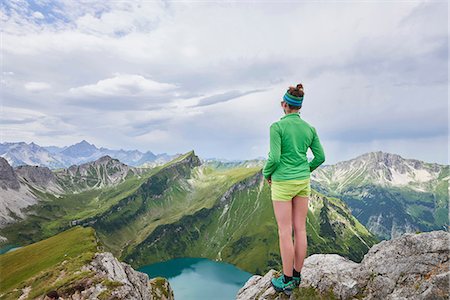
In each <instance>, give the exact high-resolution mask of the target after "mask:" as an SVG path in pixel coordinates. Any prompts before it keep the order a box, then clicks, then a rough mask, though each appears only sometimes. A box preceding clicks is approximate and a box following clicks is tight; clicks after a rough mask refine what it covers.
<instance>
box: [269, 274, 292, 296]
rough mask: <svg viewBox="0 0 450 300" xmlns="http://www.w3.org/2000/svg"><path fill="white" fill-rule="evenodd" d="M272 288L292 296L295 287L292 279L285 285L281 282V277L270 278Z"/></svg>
mask: <svg viewBox="0 0 450 300" xmlns="http://www.w3.org/2000/svg"><path fill="white" fill-rule="evenodd" d="M271 282H272V286H273V288H274V289H275V291H277V292H284V293H285V294H286V295H290V294H292V290H293V289H294V288H295V287H296V282H295V281H294V279H291V280H289V281H288V282H287V283H284V282H283V275H281V276H280V277H277V278H275V277H274V278H272V280H271Z"/></svg>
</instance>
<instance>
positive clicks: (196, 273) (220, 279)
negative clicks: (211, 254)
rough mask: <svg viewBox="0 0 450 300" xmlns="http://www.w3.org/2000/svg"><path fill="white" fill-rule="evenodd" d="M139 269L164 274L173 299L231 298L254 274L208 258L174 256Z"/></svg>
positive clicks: (151, 273) (218, 299) (162, 275)
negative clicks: (171, 290)
mask: <svg viewBox="0 0 450 300" xmlns="http://www.w3.org/2000/svg"><path fill="white" fill-rule="evenodd" d="M138 271H141V272H144V273H146V274H148V275H149V277H150V278H153V277H158V276H160V277H165V278H167V279H168V280H169V283H170V286H171V287H172V289H173V293H174V296H175V299H176V300H194V299H195V300H203V299H205V300H208V299H214V300H231V299H236V294H237V292H238V291H239V289H240V288H241V287H242V286H244V284H245V282H247V280H248V279H249V278H250V277H251V276H252V275H253V274H250V273H248V272H245V271H242V270H241V269H238V268H237V267H235V266H233V265H231V264H228V263H224V262H217V261H213V260H210V259H207V258H187V257H186V258H175V259H171V260H168V261H165V262H159V263H155V264H151V265H147V266H143V267H141V268H139V269H138Z"/></svg>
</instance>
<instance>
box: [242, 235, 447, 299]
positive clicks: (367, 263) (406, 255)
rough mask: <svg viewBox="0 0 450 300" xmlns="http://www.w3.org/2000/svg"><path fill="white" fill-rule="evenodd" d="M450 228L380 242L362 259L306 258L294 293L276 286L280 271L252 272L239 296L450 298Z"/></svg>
mask: <svg viewBox="0 0 450 300" xmlns="http://www.w3.org/2000/svg"><path fill="white" fill-rule="evenodd" d="M449 239H450V233H449V232H446V231H443V230H439V231H432V232H425V233H418V234H414V233H407V234H404V235H402V236H401V237H398V238H396V239H392V240H388V241H383V242H381V243H378V244H376V245H374V246H373V247H372V248H371V249H370V250H369V252H368V253H367V254H366V255H365V256H364V258H363V260H362V261H361V263H359V264H358V263H355V262H353V261H351V260H348V259H346V258H344V257H341V256H339V255H336V254H314V255H311V256H309V257H307V258H306V259H305V262H304V266H303V269H302V277H303V280H302V283H301V284H300V287H299V288H298V289H296V290H295V292H294V293H293V294H292V295H291V296H290V298H288V297H287V296H286V295H284V293H277V292H275V290H274V289H273V288H272V287H271V283H270V279H271V278H272V277H273V276H278V275H279V272H278V271H275V270H273V269H272V270H270V271H269V272H268V273H267V274H265V275H264V276H258V275H255V276H252V277H251V278H250V279H249V280H248V281H247V283H246V284H245V285H244V287H242V288H241V289H240V290H239V292H238V295H237V299H240V300H244V299H245V300H249V299H304V298H303V297H304V296H305V295H308V296H309V297H311V295H313V299H314V297H316V298H317V299H328V298H327V297H335V298H337V299H366V300H369V299H448V297H449V279H450V271H449Z"/></svg>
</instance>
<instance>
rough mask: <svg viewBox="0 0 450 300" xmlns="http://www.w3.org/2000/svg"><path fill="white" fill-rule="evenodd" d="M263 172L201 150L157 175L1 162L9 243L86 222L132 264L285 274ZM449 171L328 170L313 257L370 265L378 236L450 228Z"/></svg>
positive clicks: (144, 170) (112, 167)
mask: <svg viewBox="0 0 450 300" xmlns="http://www.w3.org/2000/svg"><path fill="white" fill-rule="evenodd" d="M263 164H264V161H261V160H258V159H255V160H248V161H216V160H213V159H208V160H203V159H201V158H199V157H198V156H197V155H196V154H195V153H194V151H189V152H187V153H185V154H182V155H180V156H178V157H175V158H174V159H172V160H170V161H169V162H167V163H164V164H162V165H157V166H153V167H135V166H130V165H127V164H125V163H123V162H121V161H120V160H118V159H116V158H113V157H111V156H109V155H105V156H102V157H100V158H98V159H97V160H94V161H91V162H86V163H82V164H79V165H72V166H70V167H68V168H59V169H53V170H52V169H50V168H48V167H40V166H23V165H22V166H16V167H13V166H11V165H10V164H9V162H8V161H7V160H6V159H4V158H0V187H1V189H0V200H1V201H0V245H3V246H6V245H27V244H30V243H33V242H37V241H40V240H42V239H45V238H49V237H51V236H54V235H55V234H58V233H60V232H63V231H65V230H68V229H70V228H71V227H72V226H75V225H82V226H91V227H93V228H94V229H95V231H96V233H97V236H98V237H99V239H100V241H101V242H102V244H103V245H105V247H106V249H107V250H108V251H111V252H112V253H113V254H114V255H116V256H117V257H119V258H120V259H121V260H123V261H125V262H128V263H130V264H131V265H132V266H133V267H140V266H142V265H145V264H150V263H153V262H157V261H161V260H167V259H170V258H174V257H182V256H184V257H186V256H190V257H206V258H210V259H215V260H223V261H226V262H229V263H232V264H234V265H236V266H238V267H240V268H242V269H244V270H247V271H249V272H252V273H257V274H263V273H265V272H267V271H268V270H269V269H270V268H277V267H280V265H281V258H280V255H279V249H278V242H277V227H276V221H275V218H274V215H273V208H272V203H271V199H270V187H269V186H268V184H267V182H266V181H265V180H264V179H263V176H262V173H261V169H262V166H263ZM448 171H449V166H444V165H438V164H430V163H425V162H421V161H417V160H410V159H404V158H402V157H400V156H398V155H395V154H390V153H384V152H380V151H379V152H371V153H366V154H363V155H361V156H358V157H356V158H354V159H352V160H349V161H344V162H340V163H338V164H335V165H324V166H321V167H319V168H318V169H317V170H316V171H315V172H313V173H312V185H313V191H312V194H311V197H310V202H309V212H308V222H307V232H308V245H309V247H308V251H309V254H312V253H337V254H340V255H342V256H345V257H347V258H349V259H352V260H354V261H360V260H361V259H362V257H363V256H364V254H365V253H366V252H367V251H368V249H369V248H370V247H371V246H372V245H374V244H375V243H377V242H378V241H379V240H380V239H383V238H391V237H394V236H395V235H398V234H401V232H415V231H430V230H433V229H434V228H442V227H447V226H448V219H445V218H444V217H443V216H447V215H448V194H447V196H446V194H445V191H448V179H449V177H448ZM421 216H427V218H423V217H421Z"/></svg>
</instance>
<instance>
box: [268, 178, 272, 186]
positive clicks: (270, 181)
mask: <svg viewBox="0 0 450 300" xmlns="http://www.w3.org/2000/svg"><path fill="white" fill-rule="evenodd" d="M267 183H269V185H270V186H272V178H269V179H267Z"/></svg>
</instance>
